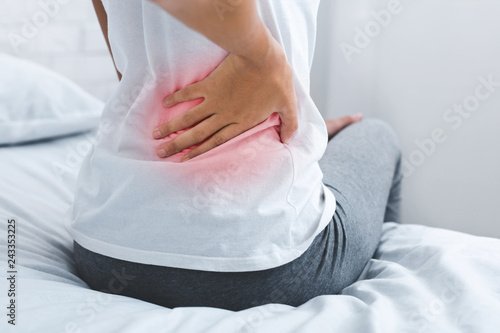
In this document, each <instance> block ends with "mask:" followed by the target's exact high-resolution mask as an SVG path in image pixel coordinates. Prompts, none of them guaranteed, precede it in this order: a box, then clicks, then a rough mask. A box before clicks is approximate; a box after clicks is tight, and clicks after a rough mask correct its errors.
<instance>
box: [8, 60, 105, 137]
mask: <svg viewBox="0 0 500 333" xmlns="http://www.w3.org/2000/svg"><path fill="white" fill-rule="evenodd" d="M0 73H1V75H0V144H15V143H22V142H27V141H34V140H39V139H47V138H52V137H56V136H61V135H67V134H72V133H77V132H82V131H85V130H89V129H91V128H94V127H95V126H96V125H97V124H98V123H99V118H100V116H101V112H102V109H103V106H104V103H103V102H101V101H99V100H98V99H96V98H94V97H92V96H91V95H89V94H88V93H86V92H85V91H83V90H82V89H81V88H80V87H78V86H77V85H76V84H74V83H72V82H71V81H69V80H67V79H66V78H64V77H62V76H61V75H59V74H57V73H55V72H52V71H51V70H49V69H47V68H44V67H42V66H40V65H37V64H35V63H33V62H30V61H28V60H23V59H19V58H16V57H13V56H10V55H7V54H1V53H0Z"/></svg>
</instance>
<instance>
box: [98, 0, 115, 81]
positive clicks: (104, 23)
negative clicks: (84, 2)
mask: <svg viewBox="0 0 500 333" xmlns="http://www.w3.org/2000/svg"><path fill="white" fill-rule="evenodd" d="M92 4H93V5H94V10H95V13H96V14H97V19H98V20H99V25H100V26H101V30H102V33H103V35H104V39H106V44H107V45H108V50H109V53H110V54H111V59H112V60H113V64H114V65H115V70H116V73H117V74H118V80H121V79H122V74H121V73H120V72H119V71H118V69H117V68H116V64H115V59H114V58H113V52H111V46H110V45H109V39H108V15H107V14H106V10H105V9H104V7H103V5H102V2H101V0H92Z"/></svg>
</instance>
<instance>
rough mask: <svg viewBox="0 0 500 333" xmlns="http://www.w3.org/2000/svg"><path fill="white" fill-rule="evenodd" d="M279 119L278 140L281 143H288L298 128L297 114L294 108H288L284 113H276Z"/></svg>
mask: <svg viewBox="0 0 500 333" xmlns="http://www.w3.org/2000/svg"><path fill="white" fill-rule="evenodd" d="M278 114H279V115H280V118H281V131H280V138H281V142H282V143H288V141H289V140H290V138H291V137H292V135H293V133H294V132H295V131H296V130H297V128H298V126H299V125H298V121H297V112H296V110H295V108H293V109H292V108H290V109H289V110H287V111H286V112H280V113H278Z"/></svg>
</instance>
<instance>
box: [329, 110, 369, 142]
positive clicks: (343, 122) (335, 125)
mask: <svg viewBox="0 0 500 333" xmlns="http://www.w3.org/2000/svg"><path fill="white" fill-rule="evenodd" d="M361 119H363V115H362V114H361V113H358V114H355V115H350V116H344V117H342V118H338V119H329V120H326V121H325V123H326V128H327V130H328V137H329V138H331V137H333V136H334V135H335V134H337V133H338V132H340V131H341V130H342V129H344V128H345V127H347V126H349V125H351V124H353V123H356V122H358V121H360V120H361Z"/></svg>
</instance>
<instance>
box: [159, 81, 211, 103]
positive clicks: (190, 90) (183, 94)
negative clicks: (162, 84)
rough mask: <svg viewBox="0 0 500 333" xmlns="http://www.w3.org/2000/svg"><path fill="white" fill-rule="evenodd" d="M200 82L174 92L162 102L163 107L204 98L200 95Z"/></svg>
mask: <svg viewBox="0 0 500 333" xmlns="http://www.w3.org/2000/svg"><path fill="white" fill-rule="evenodd" d="M200 88H201V81H200V82H196V83H193V84H191V85H189V86H187V87H185V88H183V89H181V90H179V91H176V92H174V93H172V94H170V95H168V96H167V97H166V98H165V99H164V100H163V106H164V107H171V106H174V105H176V104H179V103H181V102H186V101H191V100H193V99H197V98H200V97H204V96H203V94H202V93H201V91H202V90H201V89H200Z"/></svg>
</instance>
